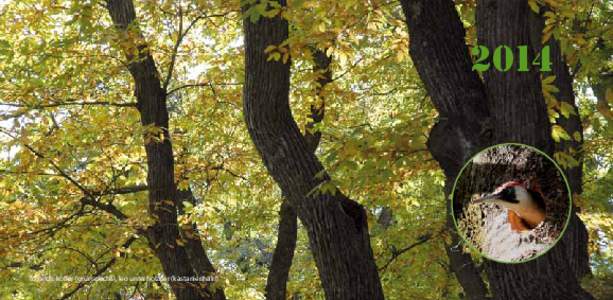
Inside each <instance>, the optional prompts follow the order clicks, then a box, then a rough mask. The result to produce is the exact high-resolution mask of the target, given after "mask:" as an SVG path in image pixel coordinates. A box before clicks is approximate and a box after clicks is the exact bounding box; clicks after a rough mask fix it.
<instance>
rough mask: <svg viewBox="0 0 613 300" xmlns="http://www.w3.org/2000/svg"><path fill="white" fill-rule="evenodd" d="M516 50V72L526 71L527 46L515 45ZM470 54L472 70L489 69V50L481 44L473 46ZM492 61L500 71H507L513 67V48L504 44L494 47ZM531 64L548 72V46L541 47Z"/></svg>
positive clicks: (549, 68) (549, 67) (527, 69)
mask: <svg viewBox="0 0 613 300" xmlns="http://www.w3.org/2000/svg"><path fill="white" fill-rule="evenodd" d="M517 50H518V51H517V52H518V58H519V59H518V63H517V71H518V72H528V71H529V70H530V69H529V66H528V46H526V45H521V46H517ZM470 54H471V55H472V56H473V57H474V58H475V63H474V64H473V68H472V69H473V71H479V72H485V71H487V70H489V69H490V65H491V64H490V62H489V56H490V50H489V49H488V48H487V47H485V46H482V45H479V46H476V47H473V48H472V49H471V51H470ZM492 63H493V65H494V68H495V69H496V70H498V71H500V72H507V71H509V70H511V69H512V68H513V67H514V54H513V49H512V48H511V47H509V46H506V45H500V46H498V47H496V49H494V54H493V55H492ZM532 66H539V67H540V68H539V70H540V71H541V72H550V71H551V57H550V50H549V46H545V47H543V49H542V50H541V53H537V55H536V57H535V58H534V60H533V61H532Z"/></svg>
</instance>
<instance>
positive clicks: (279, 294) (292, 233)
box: [266, 49, 332, 300]
mask: <svg viewBox="0 0 613 300" xmlns="http://www.w3.org/2000/svg"><path fill="white" fill-rule="evenodd" d="M313 56H314V58H315V67H314V70H313V71H314V72H315V73H318V74H320V77H318V78H317V88H316V95H317V97H318V98H320V99H321V100H322V101H323V100H324V99H323V97H322V90H323V88H324V87H325V86H326V84H328V83H330V82H332V71H331V70H330V69H329V67H330V63H331V62H332V60H331V58H330V57H329V56H327V55H326V54H325V53H324V52H323V51H321V50H318V49H317V50H315V53H314V55H313ZM324 109H325V103H324V102H322V103H321V105H320V106H317V105H316V104H313V105H311V115H310V117H311V119H312V121H309V122H308V123H307V126H306V132H305V133H304V138H305V141H306V143H307V145H308V149H309V151H311V152H312V153H313V154H315V150H317V147H318V146H319V141H320V140H321V132H319V131H316V132H311V131H310V130H311V129H313V128H314V127H315V125H316V124H318V123H320V122H321V121H322V120H323V117H324ZM286 198H287V197H285V196H284V197H283V203H282V204H281V210H280V211H279V231H278V234H277V245H276V246H275V251H274V253H273V256H272V263H271V264H270V268H269V272H268V277H267V279H266V299H267V300H285V299H286V293H287V280H288V278H289V271H290V268H291V266H292V260H293V258H294V250H295V249H296V239H297V234H298V222H297V216H296V212H295V211H294V209H293V208H292V207H291V204H289V202H288V200H287V199H286Z"/></svg>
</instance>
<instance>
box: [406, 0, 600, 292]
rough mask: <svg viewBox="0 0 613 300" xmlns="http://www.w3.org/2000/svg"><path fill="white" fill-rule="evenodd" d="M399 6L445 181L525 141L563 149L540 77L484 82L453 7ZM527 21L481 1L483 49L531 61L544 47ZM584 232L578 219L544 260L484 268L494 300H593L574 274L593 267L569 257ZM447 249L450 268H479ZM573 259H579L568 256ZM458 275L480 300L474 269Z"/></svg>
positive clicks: (583, 258)
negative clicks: (486, 155) (466, 165)
mask: <svg viewBox="0 0 613 300" xmlns="http://www.w3.org/2000/svg"><path fill="white" fill-rule="evenodd" d="M401 3H402V7H403V10H404V13H405V16H406V20H407V25H408V28H409V35H410V54H411V57H412V58H413V61H414V64H415V66H416V67H417V70H418V72H419V74H420V77H421V79H422V80H423V81H424V83H425V85H426V89H427V90H428V93H429V94H430V95H431V97H432V101H433V103H434V105H435V107H436V108H437V110H438V111H439V114H440V120H439V122H438V123H437V124H436V125H435V126H434V128H433V129H432V131H431V134H430V138H429V141H428V147H429V149H430V151H431V152H432V155H433V156H434V158H435V159H436V160H437V161H438V162H439V164H440V166H441V168H442V169H443V170H444V171H445V175H446V176H447V178H448V182H450V181H449V180H450V179H451V180H452V179H453V178H454V177H455V176H456V175H457V173H458V171H459V167H460V166H461V165H462V164H463V162H465V161H466V159H467V158H468V156H469V155H471V154H474V153H475V152H476V151H478V150H480V149H481V148H483V147H484V146H486V145H490V144H496V143H500V142H520V143H524V144H529V145H532V146H536V147H538V148H540V149H542V150H543V151H545V152H546V153H548V154H550V155H551V154H552V153H553V151H554V149H555V148H556V147H560V146H557V145H554V143H553V141H552V140H551V138H550V130H551V129H550V124H549V123H548V116H547V110H546V105H545V101H544V98H543V95H542V92H541V83H540V79H539V74H538V71H536V70H533V71H530V72H517V71H514V70H513V69H511V70H509V71H508V72H499V71H497V70H495V69H494V70H490V71H488V72H485V73H484V76H483V78H484V82H483V83H482V82H481V80H480V79H479V77H478V76H477V74H476V73H474V72H472V71H471V66H472V63H471V61H470V57H469V55H468V49H467V47H466V45H465V42H464V37H465V34H464V29H463V27H462V23H461V21H460V19H459V16H458V14H457V12H456V10H455V7H454V4H453V1H450V0H434V1H424V0H414V1H411V0H402V1H401ZM530 14H531V12H530V10H529V7H528V5H527V2H526V1H519V0H513V1H508V0H504V1H503V0H483V1H478V5H477V30H478V31H477V32H478V39H479V43H480V44H482V45H485V46H487V47H488V48H489V49H491V50H493V49H495V48H496V47H498V46H499V45H508V46H509V47H511V49H513V50H514V53H515V54H517V48H516V46H517V45H529V49H530V50H531V53H530V56H531V57H532V58H534V50H535V49H538V48H539V47H538V46H537V45H534V44H533V43H532V42H531V39H530V27H529V25H530V22H529V19H530ZM515 57H517V55H516V56H515ZM529 61H531V59H529ZM564 67H566V66H564ZM571 93H572V87H571ZM486 95H487V96H486ZM569 100H570V99H569ZM565 126H570V125H565ZM574 176H575V175H574ZM578 176H579V177H580V175H578ZM573 180H577V179H576V178H573ZM577 182H579V183H580V179H579V181H577ZM574 188H576V187H574ZM582 226H583V225H582V223H581V221H580V220H579V219H578V218H577V217H576V216H575V215H574V214H573V222H571V225H570V226H569V234H566V235H565V236H564V239H563V240H562V241H561V242H560V243H559V244H558V245H557V246H555V247H554V248H553V249H552V250H551V251H549V252H548V253H547V254H546V255H543V256H541V257H539V258H538V259H536V260H533V261H530V262H528V263H524V264H516V265H509V264H500V263H495V262H490V261H488V262H487V263H486V264H485V267H486V271H487V275H488V279H489V283H490V288H491V291H492V293H493V295H494V298H496V299H591V296H590V295H589V294H587V293H586V292H585V291H583V290H582V289H581V287H580V286H579V283H578V280H577V277H576V276H575V274H579V273H581V272H583V271H581V272H577V270H578V269H580V268H582V267H581V266H582V265H585V263H586V262H587V260H588V257H587V252H581V251H575V250H572V249H578V248H581V247H585V246H586V240H584V239H581V238H580V235H581V230H580V228H582ZM583 228H584V227H583ZM575 230H576V231H575ZM573 232H576V233H577V234H574V233H573ZM571 248H572V249H571ZM450 250H451V251H448V252H451V254H450V260H451V262H452V266H454V265H456V266H457V265H460V264H458V263H454V260H460V259H464V261H463V262H465V264H461V265H460V266H461V267H468V268H469V270H471V269H472V268H474V266H472V262H469V261H468V260H469V259H468V258H467V257H464V258H462V257H459V255H458V254H457V253H456V255H454V254H453V248H452V249H450ZM571 253H574V254H575V255H576V256H570V254H571ZM454 272H455V273H456V277H457V278H458V280H459V282H460V284H461V285H462V287H463V288H464V291H465V292H466V293H467V295H468V296H469V298H471V299H480V298H482V297H483V294H484V290H482V289H480V288H481V287H482V285H481V284H479V283H478V280H480V279H477V276H476V275H477V274H478V272H476V270H474V269H472V271H470V272H466V270H463V269H457V268H454ZM465 276H466V277H465ZM536 282H538V285H536V284H535V283H536Z"/></svg>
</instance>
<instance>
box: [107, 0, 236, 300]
mask: <svg viewBox="0 0 613 300" xmlns="http://www.w3.org/2000/svg"><path fill="white" fill-rule="evenodd" d="M107 9H108V11H109V14H110V16H111V19H112V20H113V24H114V25H115V27H117V29H118V30H119V32H120V34H121V36H122V38H126V39H129V35H128V31H129V30H134V29H128V26H129V25H130V24H133V23H134V22H135V19H136V13H135V11H134V4H133V3H132V1H131V0H109V1H108V2H107ZM135 30H136V31H137V32H136V33H137V34H138V35H137V36H138V37H139V38H138V39H132V40H127V41H126V42H127V43H126V44H123V45H124V47H126V48H124V49H122V50H123V51H124V54H125V56H126V58H127V60H128V70H129V71H130V74H131V75H132V77H133V79H134V86H135V87H134V93H135V96H136V99H137V101H138V104H137V107H138V110H139V112H140V116H141V123H142V125H143V126H155V127H156V128H159V129H160V130H161V134H155V135H153V134H145V137H144V140H145V150H146V153H147V168H148V169H147V184H148V187H149V213H150V215H151V216H152V217H153V218H154V219H155V223H154V224H153V225H151V226H150V227H149V228H148V229H147V234H148V236H147V238H148V241H149V245H150V247H151V249H152V250H153V251H154V253H155V254H156V256H157V257H158V259H159V260H160V263H161V264H162V268H163V270H164V274H165V275H166V277H167V278H168V279H169V284H170V286H171V288H172V290H173V292H174V294H175V296H176V297H177V299H180V300H182V299H215V300H220V299H225V296H224V294H223V291H222V290H221V289H215V290H211V288H210V285H211V283H212V282H198V281H195V282H190V281H185V280H183V281H179V280H175V279H177V277H183V276H185V277H192V276H214V273H215V270H214V269H213V268H212V265H211V263H210V261H209V259H208V257H207V256H206V253H205V252H204V249H203V248H202V243H201V241H200V238H199V237H198V236H197V235H191V237H192V238H191V239H189V240H188V241H186V243H185V246H181V245H180V244H179V243H178V241H179V240H181V239H182V238H181V233H180V228H179V227H178V224H177V208H180V205H181V203H182V202H181V200H183V199H182V198H183V197H180V196H181V195H179V194H178V191H177V186H176V184H175V181H174V155H173V150H172V145H171V142H170V134H169V132H168V128H169V126H168V125H169V123H168V109H167V107H166V90H165V89H164V88H162V85H161V82H160V80H159V78H160V76H159V73H158V71H157V68H156V66H155V62H154V60H153V57H152V56H151V55H150V54H149V52H148V48H147V45H146V43H145V42H143V40H142V34H140V32H138V28H136V29H135ZM130 44H131V45H132V47H135V48H136V49H138V51H137V53H138V54H137V55H134V53H135V52H134V51H132V50H133V49H129V47H130V46H128V45H130ZM190 196H191V192H190ZM190 256H191V257H190ZM202 264H204V266H203V265H202ZM203 267H204V268H203ZM173 277H174V279H173Z"/></svg>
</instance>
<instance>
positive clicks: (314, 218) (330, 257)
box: [243, 1, 383, 300]
mask: <svg viewBox="0 0 613 300" xmlns="http://www.w3.org/2000/svg"><path fill="white" fill-rule="evenodd" d="M282 5H285V2H284V1H282ZM244 30H245V84H244V91H243V97H244V104H243V105H244V115H245V121H246V123H247V128H248V130H249V134H250V135H251V138H252V140H253V142H254V144H255V146H256V148H257V150H258V152H259V153H260V155H261V156H262V159H263V161H264V164H265V166H266V168H267V169H268V171H269V173H270V174H271V175H272V177H273V179H274V180H275V181H276V182H277V183H278V184H279V187H280V188H281V190H282V191H283V194H284V195H285V196H286V197H287V199H288V200H289V202H290V204H291V205H292V207H293V208H294V209H295V210H296V213H297V215H298V217H299V218H300V220H301V221H302V223H303V224H304V227H305V228H306V230H307V233H308V236H309V243H310V246H311V249H312V251H313V256H314V258H315V262H316V265H317V268H318V271H319V276H320V279H321V282H322V285H323V288H324V291H325V293H326V298H327V299H368V300H373V299H374V300H376V299H383V291H382V289H381V284H380V281H379V275H378V273H377V268H376V265H375V261H374V258H373V253H372V250H371V247H370V238H369V234H368V225H367V220H366V212H365V210H364V208H363V207H362V206H361V205H359V204H358V203H356V202H355V201H353V200H351V199H349V198H347V197H346V196H344V195H343V194H342V193H341V192H340V191H336V192H335V193H322V192H320V191H319V190H318V187H319V186H321V185H322V184H330V183H329V181H330V177H329V176H328V175H327V173H325V171H324V169H323V166H322V165H321V163H320V162H319V161H318V160H317V157H316V156H315V155H314V154H313V152H311V151H309V149H308V145H307V142H306V140H305V138H304V136H303V135H302V133H300V130H299V128H298V126H297V125H296V122H295V121H294V119H293V117H292V114H291V110H290V107H289V83H290V67H289V64H288V63H283V62H281V61H267V58H268V54H267V53H265V51H264V50H265V48H266V47H267V46H269V45H279V44H281V43H282V42H283V41H284V40H286V39H287V36H288V24H287V22H286V21H285V20H283V19H282V18H281V17H280V16H276V17H274V18H265V17H261V18H260V19H259V20H258V21H257V22H251V21H250V20H249V18H246V19H245V21H244Z"/></svg>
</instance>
